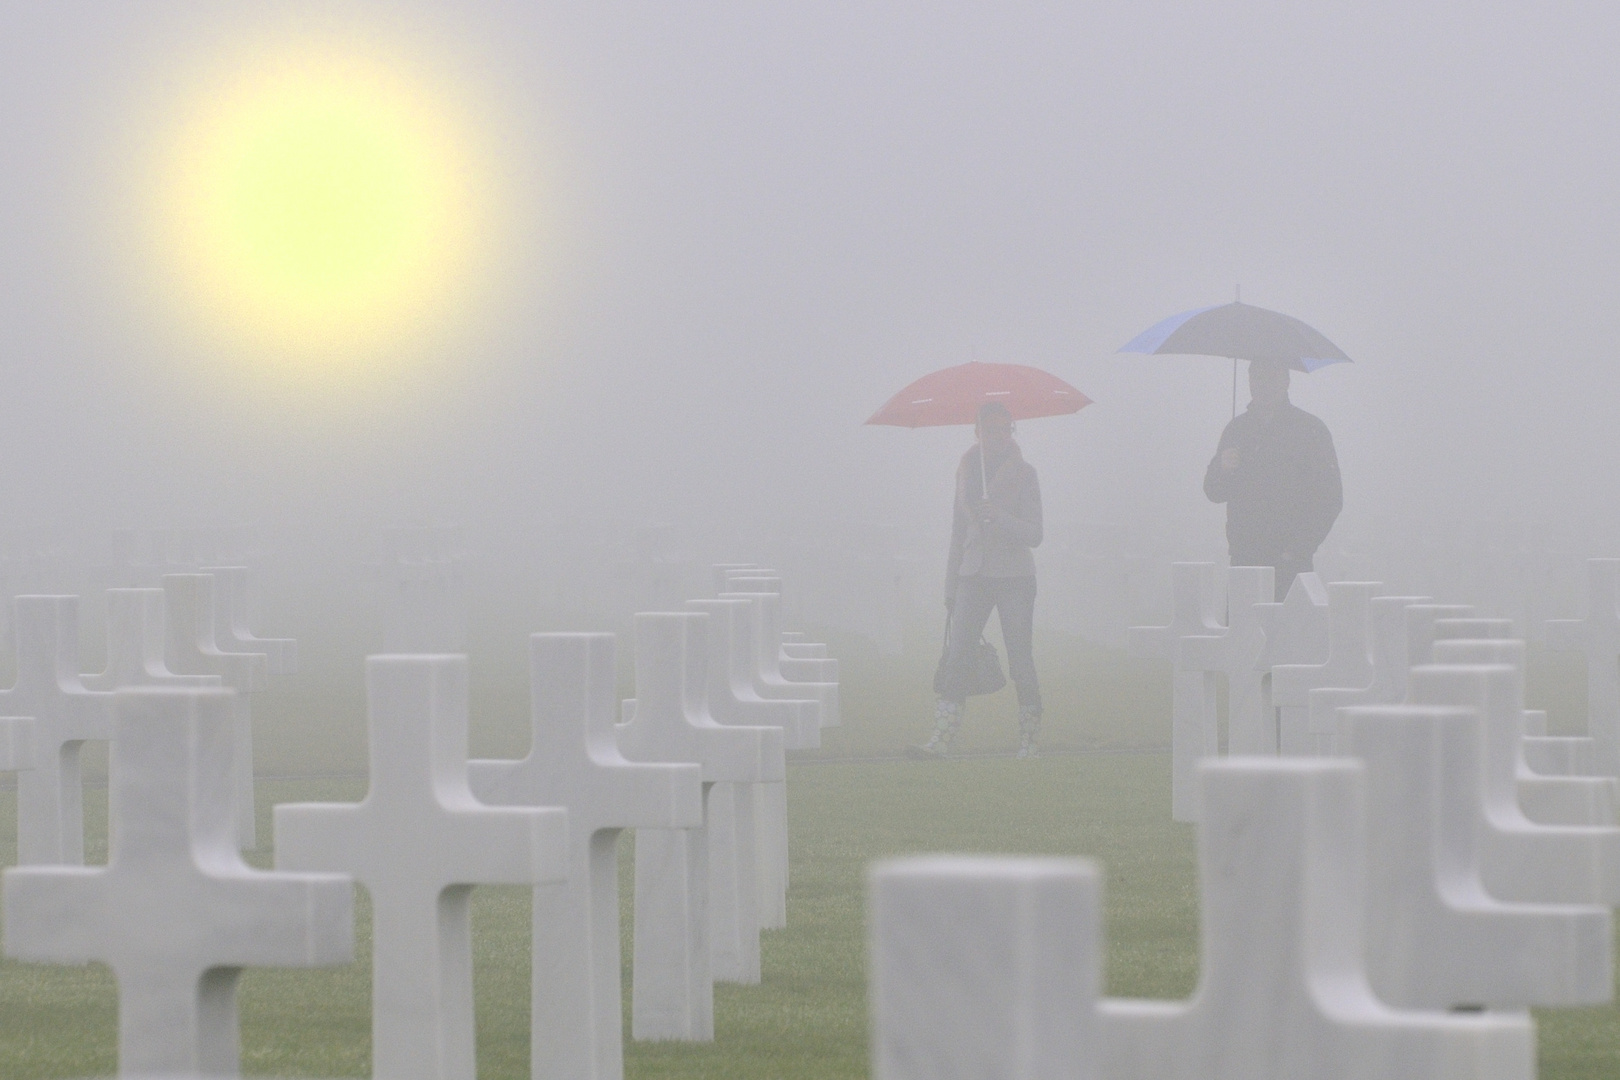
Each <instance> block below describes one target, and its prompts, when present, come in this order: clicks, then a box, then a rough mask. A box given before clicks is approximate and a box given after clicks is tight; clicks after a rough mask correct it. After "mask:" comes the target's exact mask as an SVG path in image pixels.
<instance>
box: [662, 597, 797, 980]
mask: <svg viewBox="0 0 1620 1080" xmlns="http://www.w3.org/2000/svg"><path fill="white" fill-rule="evenodd" d="M687 607H689V608H691V609H692V610H694V611H703V612H707V613H708V615H709V619H710V625H709V687H708V690H709V711H710V713H711V714H712V715H713V716H714V718H715V719H716V720H718V721H719V722H720V723H723V724H745V725H754V724H764V725H768V726H781V728H782V741H783V745H784V747H786V749H788V750H806V749H814V748H815V747H818V746H820V745H821V725H820V720H819V717H820V714H821V706H820V704H819V703H818V702H816V701H813V700H810V699H809V698H808V697H805V698H799V699H780V698H767V697H762V696H761V695H760V693H759V692H758V689H757V688H756V685H755V683H754V660H753V657H754V647H755V646H754V629H753V619H752V614H753V610H754V608H753V604H752V602H751V601H749V600H745V599H741V598H733V599H723V600H691V601H688V602H687ZM713 798H714V814H715V818H716V828H717V829H722V830H723V829H731V830H732V832H733V834H734V835H738V836H740V835H741V830H742V829H743V828H744V827H745V825H744V823H742V822H741V821H736V822H735V823H731V822H729V821H728V820H727V819H728V816H729V815H732V814H736V813H743V814H746V815H748V816H749V817H750V818H751V820H752V824H751V825H748V826H746V827H749V828H752V829H754V831H755V836H756V837H757V839H756V842H755V855H756V862H755V872H756V877H757V884H756V886H755V892H756V896H755V898H753V899H752V900H750V899H749V898H739V899H738V901H737V902H738V904H739V905H741V906H740V907H738V908H737V919H738V920H739V922H740V924H741V925H742V926H743V927H744V929H743V931H742V940H743V942H744V948H745V950H746V949H747V948H748V946H747V944H746V943H747V941H748V940H749V932H748V931H747V929H746V927H747V925H748V923H749V920H750V916H749V914H748V912H747V910H746V908H747V905H748V904H749V903H753V904H754V907H755V911H756V916H754V917H757V919H758V921H759V925H760V926H762V927H764V928H766V929H780V928H781V927H784V926H786V925H787V874H788V870H787V866H788V849H787V839H788V838H787V783H786V781H782V782H779V783H771V784H754V785H750V786H749V787H748V788H747V789H745V790H739V791H737V792H731V791H729V790H725V789H722V790H721V791H720V792H718V793H717V794H716V795H715V796H714V797H713ZM745 804H746V805H745ZM728 891H729V890H728ZM713 899H715V900H716V902H717V903H720V904H723V905H724V904H729V903H731V901H730V899H729V898H728V897H727V896H724V895H720V896H716V897H714V898H713ZM721 948H722V951H721V952H717V953H716V956H715V969H714V970H715V978H717V979H721V980H724V981H728V982H744V983H754V982H758V981H759V975H758V965H757V964H756V963H755V962H754V961H753V960H752V959H751V958H750V954H749V953H748V952H747V951H744V952H742V953H737V954H735V955H734V956H733V955H732V954H730V953H729V952H728V951H726V950H725V947H724V946H722V947H721Z"/></svg>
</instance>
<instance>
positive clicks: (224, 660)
mask: <svg viewBox="0 0 1620 1080" xmlns="http://www.w3.org/2000/svg"><path fill="white" fill-rule="evenodd" d="M163 603H164V609H165V610H164V623H163V630H164V646H163V659H164V661H165V663H167V664H168V668H169V670H170V671H172V672H174V673H175V674H176V675H217V676H219V681H220V683H221V685H223V686H226V687H229V688H230V689H232V690H235V691H236V696H235V698H234V699H233V702H234V704H233V708H234V709H235V710H236V832H237V840H238V842H240V843H241V845H242V848H243V850H244V851H251V850H252V849H254V848H256V847H258V822H257V819H256V815H255V812H254V805H255V804H254V791H253V695H254V694H256V693H259V692H261V691H262V690H264V689H265V688H266V686H267V685H268V684H269V678H270V672H269V667H268V661H267V659H266V657H265V656H264V654H263V653H226V652H222V651H221V650H220V648H219V645H218V643H216V642H215V640H214V578H213V575H211V574H165V575H163Z"/></svg>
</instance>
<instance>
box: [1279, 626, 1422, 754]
mask: <svg viewBox="0 0 1620 1080" xmlns="http://www.w3.org/2000/svg"><path fill="white" fill-rule="evenodd" d="M1427 599H1428V597H1426V596H1375V597H1373V598H1372V600H1371V602H1370V603H1369V605H1368V611H1367V632H1368V634H1369V635H1370V636H1371V639H1372V641H1371V647H1370V649H1369V650H1368V653H1369V656H1370V658H1371V660H1372V681H1371V682H1369V683H1368V684H1367V685H1366V686H1364V687H1356V688H1350V687H1341V686H1322V687H1316V688H1313V689H1311V690H1309V691H1307V692H1306V695H1305V696H1306V699H1307V700H1308V701H1309V702H1310V704H1309V706H1308V711H1309V717H1310V728H1311V731H1313V732H1319V733H1326V735H1327V736H1328V739H1329V740H1331V739H1332V735H1333V731H1334V720H1333V718H1334V715H1335V714H1336V711H1337V710H1338V709H1339V708H1341V707H1343V706H1347V705H1393V704H1395V703H1397V702H1400V701H1405V700H1406V679H1407V673H1408V672H1409V671H1410V670H1411V664H1410V662H1409V660H1408V656H1407V647H1406V609H1407V607H1408V606H1410V605H1412V604H1415V603H1420V602H1422V601H1424V600H1427Z"/></svg>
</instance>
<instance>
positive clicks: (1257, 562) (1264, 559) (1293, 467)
mask: <svg viewBox="0 0 1620 1080" xmlns="http://www.w3.org/2000/svg"><path fill="white" fill-rule="evenodd" d="M1249 399H1250V400H1249V407H1248V408H1247V409H1245V410H1244V411H1243V412H1242V413H1240V414H1238V415H1237V416H1235V417H1233V418H1232V422H1231V423H1230V424H1227V425H1226V430H1225V431H1223V432H1221V444H1220V446H1219V447H1218V448H1217V449H1216V451H1215V457H1214V458H1213V459H1211V461H1210V463H1209V469H1208V470H1207V471H1205V473H1204V494H1205V495H1207V496H1209V500H1210V502H1218V503H1220V502H1223V503H1225V504H1226V544H1227V548H1228V550H1229V551H1230V552H1231V557H1232V565H1233V566H1273V567H1276V569H1277V599H1278V600H1281V599H1282V598H1283V597H1284V596H1285V595H1287V593H1288V587H1289V586H1290V585H1292V584H1293V582H1294V578H1295V577H1297V576H1298V575H1300V574H1303V573H1306V572H1307V571H1309V570H1311V569H1312V565H1311V560H1312V558H1313V557H1314V556H1315V555H1316V549H1317V548H1319V547H1321V546H1322V541H1323V540H1326V539H1327V534H1328V530H1329V529H1331V528H1333V522H1334V521H1335V520H1336V519H1337V518H1338V516H1339V510H1340V509H1341V508H1342V507H1343V506H1344V490H1343V488H1342V487H1341V486H1340V483H1339V459H1338V456H1337V455H1336V454H1334V452H1333V436H1332V435H1330V434H1328V429H1327V425H1326V424H1324V423H1322V421H1320V420H1318V419H1317V418H1316V417H1314V416H1312V415H1311V414H1310V413H1308V412H1305V411H1304V410H1303V409H1299V408H1296V407H1295V406H1294V403H1293V402H1291V401H1289V400H1288V367H1287V365H1285V364H1281V363H1268V362H1265V361H1259V360H1256V361H1253V362H1252V363H1250V364H1249Z"/></svg>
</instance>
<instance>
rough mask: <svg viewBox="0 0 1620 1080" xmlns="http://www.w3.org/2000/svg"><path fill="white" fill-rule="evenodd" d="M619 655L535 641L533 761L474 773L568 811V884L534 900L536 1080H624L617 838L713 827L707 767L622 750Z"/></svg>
mask: <svg viewBox="0 0 1620 1080" xmlns="http://www.w3.org/2000/svg"><path fill="white" fill-rule="evenodd" d="M613 652H614V649H613V635H612V634H535V635H534V636H532V637H531V638H530V639H529V679H530V690H531V693H532V695H533V710H532V714H531V730H530V737H531V740H532V742H531V745H530V749H529V754H528V756H527V757H524V758H521V759H519V760H516V761H474V762H472V763H470V764H469V766H468V776H469V778H470V780H471V782H472V789H473V792H474V794H475V795H477V796H478V798H480V799H482V800H483V801H484V802H486V803H491V804H495V805H503V806H566V807H567V808H568V829H569V851H568V860H569V869H568V881H567V883H566V884H565V885H561V886H550V887H546V888H539V889H536V890H535V893H534V968H533V970H534V985H533V994H532V997H531V1008H532V1010H533V1017H532V1019H533V1022H532V1025H531V1051H530V1052H531V1055H532V1062H531V1065H532V1068H531V1072H532V1075H533V1077H534V1080H621V1078H622V1077H623V1075H624V1046H623V1022H622V1018H621V1010H622V1007H623V1006H622V1003H621V984H620V975H619V873H618V863H619V859H618V837H619V832H620V830H622V829H635V828H662V829H690V828H696V827H697V826H699V825H701V824H702V823H703V792H702V779H701V773H700V770H699V768H698V766H696V765H685V764H683V765H647V764H640V763H635V762H630V761H627V760H625V758H624V756H623V755H622V754H621V753H620V752H619V748H618V745H617V740H616V737H615V733H614V714H615V713H616V712H617V705H618V702H617V697H616V695H615V693H614V666H613Z"/></svg>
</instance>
